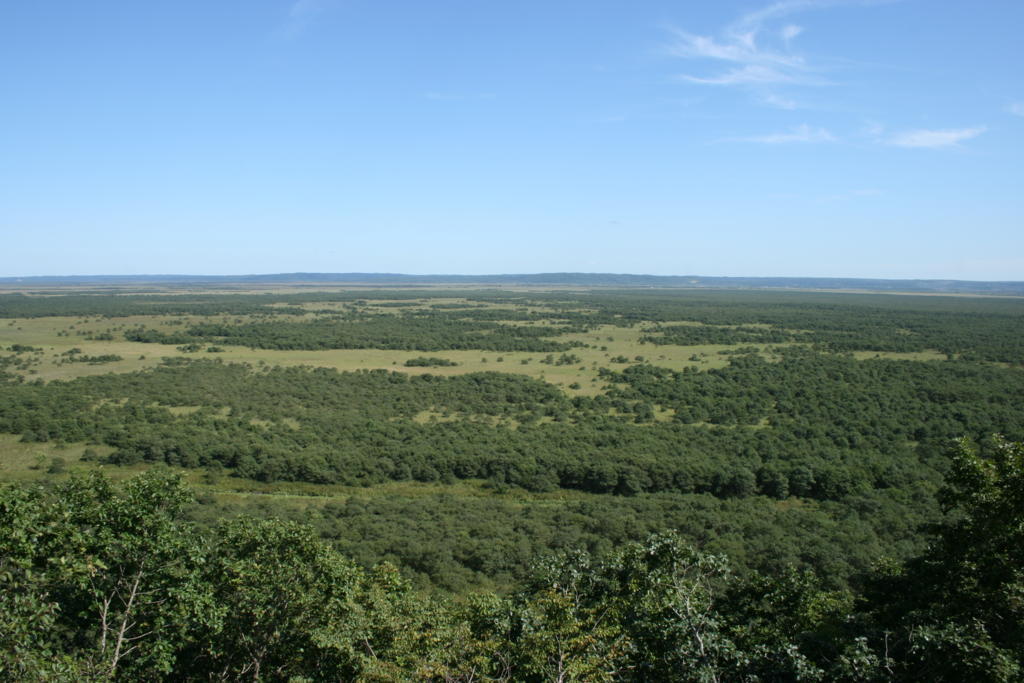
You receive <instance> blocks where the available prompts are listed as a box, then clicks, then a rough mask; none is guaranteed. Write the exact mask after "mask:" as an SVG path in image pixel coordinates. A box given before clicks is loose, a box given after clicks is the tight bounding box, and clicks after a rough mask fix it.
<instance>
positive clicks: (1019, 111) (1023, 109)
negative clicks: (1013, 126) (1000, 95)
mask: <svg viewBox="0 0 1024 683" xmlns="http://www.w3.org/2000/svg"><path fill="white" fill-rule="evenodd" d="M1006 111H1008V112H1010V113H1011V114H1013V115H1014V116H1024V102H1014V103H1013V104H1011V105H1010V106H1009V107H1007V108H1006Z"/></svg>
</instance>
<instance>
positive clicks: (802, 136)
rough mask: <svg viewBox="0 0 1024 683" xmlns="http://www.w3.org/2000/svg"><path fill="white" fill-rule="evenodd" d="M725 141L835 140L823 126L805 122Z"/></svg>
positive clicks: (765, 142)
mask: <svg viewBox="0 0 1024 683" xmlns="http://www.w3.org/2000/svg"><path fill="white" fill-rule="evenodd" d="M726 141H727V142H756V143H758V144H762V145H784V144H790V143H800V142H836V137H835V136H834V135H832V133H830V132H829V131H828V130H826V129H824V128H813V127H811V126H808V125H807V124H806V123H805V124H801V125H799V126H797V127H795V128H791V129H790V130H788V131H785V132H782V133H770V134H768V135H754V136H750V137H743V138H729V139H727V140H726Z"/></svg>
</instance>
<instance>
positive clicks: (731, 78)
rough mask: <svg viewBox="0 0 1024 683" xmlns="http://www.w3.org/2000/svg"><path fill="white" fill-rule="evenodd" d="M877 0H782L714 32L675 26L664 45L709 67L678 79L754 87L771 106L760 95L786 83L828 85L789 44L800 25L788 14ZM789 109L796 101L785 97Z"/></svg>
mask: <svg viewBox="0 0 1024 683" xmlns="http://www.w3.org/2000/svg"><path fill="white" fill-rule="evenodd" d="M878 1H879V0H782V1H781V2H774V3H772V4H770V5H767V6H765V7H762V8H761V9H758V10H755V11H753V12H748V13H747V14H744V15H742V16H740V17H738V18H737V19H736V20H734V21H733V22H732V23H730V24H728V25H727V26H725V27H724V28H723V29H721V30H720V31H718V32H716V33H715V34H713V35H697V34H694V33H690V32H688V31H684V30H680V29H675V30H674V36H675V41H674V42H673V43H672V44H671V45H670V46H669V47H668V53H669V54H671V55H672V56H675V57H679V58H682V59H686V60H689V61H692V62H695V63H697V62H703V63H706V64H709V65H713V67H712V68H710V69H708V70H701V71H695V70H690V71H688V72H687V73H685V74H682V75H681V76H679V80H681V81H684V82H687V83H693V84H697V85H708V86H738V87H747V88H751V89H754V90H755V91H756V92H758V93H760V97H759V99H760V100H761V101H762V102H763V103H765V104H768V105H770V106H779V104H778V103H779V102H780V101H783V100H785V98H782V97H781V96H778V98H777V99H776V100H775V101H772V99H771V98H768V97H766V96H765V95H764V93H765V92H768V93H774V92H775V90H777V89H778V88H781V87H785V86H822V85H829V84H830V82H829V80H828V79H827V78H826V77H825V71H826V69H825V68H824V67H823V66H821V65H819V64H812V63H811V62H810V61H808V59H807V58H806V57H804V56H803V55H802V54H800V53H799V52H797V51H796V50H795V48H794V43H795V41H796V40H797V38H798V37H800V36H801V35H802V34H803V33H804V27H803V26H799V25H797V24H794V23H791V22H787V23H784V24H782V25H781V26H780V25H779V24H780V23H781V22H782V21H783V20H784V19H786V18H787V17H789V16H791V15H793V14H797V13H800V12H806V11H809V10H818V9H825V8H828V7H834V6H839V5H867V4H876V3H877V2H878ZM788 102H789V103H790V104H791V106H788V107H784V108H793V107H794V106H795V103H794V102H793V101H792V100H788Z"/></svg>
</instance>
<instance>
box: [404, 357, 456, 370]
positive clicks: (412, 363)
mask: <svg viewBox="0 0 1024 683" xmlns="http://www.w3.org/2000/svg"><path fill="white" fill-rule="evenodd" d="M456 365H458V363H456V362H455V361H453V360H448V359H447V358H436V357H433V356H431V357H429V358H428V357H426V356H417V357H416V358H410V359H409V360H407V361H405V367H407V368H450V367H454V366H456Z"/></svg>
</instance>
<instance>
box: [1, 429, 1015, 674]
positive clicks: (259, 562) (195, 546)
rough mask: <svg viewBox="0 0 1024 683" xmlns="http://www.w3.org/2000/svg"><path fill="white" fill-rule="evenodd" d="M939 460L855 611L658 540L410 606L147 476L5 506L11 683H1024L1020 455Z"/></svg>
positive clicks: (380, 583) (273, 532)
mask: <svg viewBox="0 0 1024 683" xmlns="http://www.w3.org/2000/svg"><path fill="white" fill-rule="evenodd" d="M992 453H993V455H992V457H991V458H990V459H984V458H981V457H980V456H978V455H977V454H976V453H975V452H974V451H972V450H971V449H970V448H969V447H967V446H961V447H960V448H959V450H958V451H957V452H956V453H955V455H954V468H953V471H952V473H951V476H950V479H949V486H948V488H947V489H946V493H945V494H944V503H945V505H946V506H948V508H949V510H950V512H955V513H956V514H954V515H953V516H951V517H950V519H949V520H947V521H945V522H943V523H942V524H940V525H937V526H936V527H934V529H933V533H934V538H935V543H933V544H932V545H931V546H930V547H929V549H928V550H926V551H925V552H924V553H923V554H922V555H920V556H919V557H918V558H916V559H914V560H911V561H909V562H907V563H906V564H904V565H902V566H900V565H894V566H891V567H889V568H886V569H883V570H882V571H881V572H880V573H876V574H875V576H874V578H873V579H872V581H871V582H870V588H869V590H868V591H867V592H866V593H863V594H860V595H858V594H856V593H851V592H848V591H836V590H828V589H826V588H824V587H823V586H822V584H821V582H820V581H819V580H818V579H817V578H816V577H815V576H813V575H811V574H808V573H806V572H797V571H780V572H776V573H775V575H774V576H765V575H753V576H749V577H747V578H737V577H736V576H735V575H733V574H732V573H731V572H730V570H729V563H728V561H727V560H726V558H725V557H722V556H719V555H714V554H710V553H708V552H703V551H697V550H694V549H693V548H690V547H687V546H686V545H684V544H682V543H681V542H680V540H679V538H678V536H676V535H675V534H658V535H654V536H651V537H649V538H648V540H646V541H645V542H642V543H628V544H626V545H625V546H624V547H621V548H620V549H618V550H615V551H612V552H608V553H605V554H602V555H593V554H589V553H585V552H568V553H564V554H561V555H559V556H554V557H551V558H550V559H548V560H545V561H542V562H540V563H537V564H535V565H534V566H533V567H532V568H531V570H530V573H529V575H528V577H527V579H526V580H525V582H524V587H523V589H522V590H521V591H519V592H517V593H515V594H513V595H511V596H509V597H504V598H503V597H499V596H497V595H494V594H480V595H477V596H474V597H472V598H470V599H469V600H467V601H450V602H449V601H437V600H431V599H429V598H424V597H422V596H418V595H416V594H415V593H413V592H412V591H411V590H410V586H409V585H408V583H406V582H405V581H403V580H402V578H401V577H400V576H399V575H398V573H397V572H396V571H395V570H394V569H393V568H391V567H389V566H387V565H382V566H379V567H377V568H375V569H373V570H369V571H368V570H364V569H360V568H359V567H358V566H357V565H355V564H353V563H352V562H350V561H349V560H347V559H346V558H345V557H344V556H342V555H341V554H339V553H338V552H336V551H335V550H333V549H332V548H330V547H329V546H328V545H326V544H324V543H323V542H322V541H319V540H317V538H316V537H315V535H314V534H313V532H312V530H311V529H309V528H307V527H304V526H301V525H298V524H294V523H289V522H282V521H255V520H250V519H239V520H235V521H229V522H226V523H224V524H222V525H220V526H219V527H218V528H217V529H216V530H215V531H213V532H212V533H210V534H204V533H202V532H200V531H199V530H198V529H197V528H196V527H194V526H193V525H191V524H190V523H188V522H185V521H183V520H182V518H181V511H182V509H183V505H184V504H185V503H186V502H187V500H188V498H189V492H188V491H187V490H186V489H184V488H183V487H182V486H181V483H180V481H179V480H178V479H176V478H175V477H173V476H169V475H166V474H161V473H149V474H146V475H143V476H141V477H138V478H135V479H133V480H130V481H128V482H127V483H126V484H124V485H123V487H114V486H113V485H111V483H110V482H109V481H107V480H106V479H103V478H102V477H99V476H93V477H90V478H86V479H72V480H71V481H70V482H68V483H66V484H63V485H61V486H60V487H58V488H56V489H54V490H47V489H43V488H39V487H29V486H11V487H7V488H5V489H2V490H0V588H2V590H0V604H2V606H3V607H4V609H3V610H2V611H0V676H2V677H3V678H4V679H5V680H26V679H29V680H32V679H35V680H83V679H88V680H160V679H162V680H182V679H195V680H198V679H209V678H252V679H291V678H295V677H313V678H315V679H317V680H320V679H323V680H365V681H371V680H372V681H401V680H414V679H415V680H433V681H453V680H463V681H471V680H481V679H486V680H496V681H547V680H606V681H650V680H664V681H708V680H736V681H762V680H810V681H826V680H828V681H833V680H835V681H865V680H868V681H872V680H878V681H882V680H929V681H932V680H935V681H960V680H986V681H1013V680H1019V676H1020V672H1021V670H1022V666H1024V650H1022V648H1021V643H1022V641H1024V639H1022V638H1021V633H1020V628H1021V623H1022V619H1021V617H1022V615H1021V605H1020V600H1019V596H1020V594H1021V585H1022V569H1021V567H1022V563H1021V557H1020V553H1021V548H1022V547H1024V544H1022V541H1024V539H1022V538H1021V537H1020V536H1021V528H1022V523H1024V505H1022V504H1021V491H1022V490H1024V487H1022V486H1021V484H1022V482H1021V481H1020V480H1021V473H1022V472H1024V446H1022V445H1021V444H1008V443H996V444H994V445H993V451H992Z"/></svg>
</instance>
